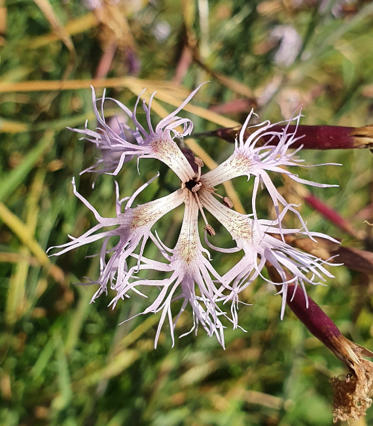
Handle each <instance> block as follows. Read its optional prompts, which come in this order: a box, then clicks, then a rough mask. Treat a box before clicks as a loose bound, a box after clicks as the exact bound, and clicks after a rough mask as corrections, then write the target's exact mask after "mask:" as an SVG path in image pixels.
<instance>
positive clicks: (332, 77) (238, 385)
mask: <svg viewBox="0 0 373 426" xmlns="http://www.w3.org/2000/svg"><path fill="white" fill-rule="evenodd" d="M123 3H125V6H124V7H123V8H122V13H123V16H125V19H126V22H127V23H128V28H129V33H127V36H126V37H124V38H123V39H121V43H122V44H121V47H120V48H119V49H118V50H117V52H116V54H115V56H114V59H113V62H112V64H111V66H110V70H109V72H108V75H107V77H125V76H126V75H128V66H127V62H126V54H125V51H126V46H127V45H128V42H129V40H130V37H129V35H128V34H131V37H132V38H133V40H134V44H133V46H134V47H133V49H134V54H135V55H136V56H137V57H138V59H139V61H140V63H141V67H140V72H139V74H138V76H137V78H139V79H147V80H162V81H166V82H170V81H171V80H172V79H173V78H174V77H175V72H176V68H177V64H178V63H179V60H180V56H181V52H182V49H183V46H184V45H185V43H186V40H187V39H188V38H189V40H190V41H191V42H192V43H195V45H196V49H197V50H198V52H199V55H200V59H201V62H202V63H203V64H204V67H202V66H201V65H199V64H198V63H197V62H195V61H192V62H191V63H190V64H189V66H188V67H187V68H186V69H185V72H184V75H183V76H182V79H181V81H180V83H181V84H182V86H183V87H185V88H186V89H188V90H190V89H192V88H193V87H195V86H196V85H197V84H198V83H200V82H202V81H206V80H209V81H210V83H209V84H208V85H206V86H204V88H203V89H202V90H201V92H200V93H199V94H198V96H197V97H196V99H195V100H194V101H193V103H194V104H195V105H199V106H202V107H204V108H208V107H210V106H211V105H215V106H216V105H220V104H222V103H225V102H229V101H232V100H235V99H238V98H248V97H249V98H250V99H249V102H248V104H250V103H251V102H256V103H259V105H257V107H256V108H255V109H256V112H257V113H258V114H259V115H260V117H261V118H262V119H270V120H272V121H279V120H281V119H283V118H284V115H285V118H289V116H290V114H291V113H292V112H294V109H295V108H296V105H299V104H302V105H303V114H304V119H303V123H304V124H330V125H346V126H363V125H366V124H369V123H372V122H373V117H372V116H373V103H372V97H373V95H372V93H373V90H372V87H373V48H372V46H373V5H372V4H371V2H369V1H365V2H364V1H356V2H351V3H352V5H351V4H350V5H348V4H347V2H346V3H345V2H339V1H334V2H333V1H329V2H328V1H325V2H323V8H320V5H319V4H318V2H317V1H312V0H309V1H306V0H305V1H299V2H296V1H280V0H268V1H247V0H236V1H225V0H213V1H207V0H198V1H194V0H192V1H187V0H185V1H184V2H183V1H171V0H165V1H154V2H147V1H142V2H135V1H127V2H123ZM342 3H343V4H344V5H345V6H344V9H343V8H342V10H341V8H338V6H341V4H342ZM40 4H44V6H45V4H47V5H50V6H51V8H52V10H53V11H54V15H55V17H57V19H58V20H59V22H60V23H61V25H63V26H65V27H66V26H67V27H66V28H67V33H69V31H70V30H69V28H70V27H69V24H71V23H73V22H74V21H75V20H77V19H82V21H79V22H81V23H80V24H79V25H78V29H77V30H75V32H74V34H72V35H71V39H70V41H71V43H72V45H73V49H72V48H71V45H69V43H68V42H65V43H64V42H63V41H61V37H53V36H52V35H51V34H53V31H52V28H51V23H50V20H48V16H47V14H46V13H45V10H46V9H44V12H43V11H42V10H41V9H40V8H39V7H38V5H37V4H36V3H34V2H32V1H29V0H25V1H22V0H10V1H8V2H1V3H0V6H2V9H1V17H2V20H0V26H1V28H0V30H1V31H2V34H1V38H0V42H1V53H0V55H1V57H0V75H1V79H0V89H1V88H2V89H1V90H0V98H1V103H0V131H1V143H0V201H1V203H2V204H1V205H0V207H1V209H0V277H1V280H0V286H1V288H0V303H1V306H0V312H1V315H0V320H1V333H0V357H1V363H0V395H1V399H0V424H4V425H9V426H12V425H19V424H21V425H43V424H52V425H69V426H70V425H110V426H114V425H154V426H176V425H196V426H197V425H198V426H199V425H217V426H218V425H219V426H223V425H224V426H225V425H233V426H241V425H281V426H285V425H328V424H331V422H332V417H331V401H332V395H331V388H330V386H329V379H330V377H332V376H335V375H340V374H344V373H345V370H344V367H343V366H342V365H341V363H340V362H339V361H338V360H336V359H335V358H334V357H333V355H332V354H331V353H329V351H328V350H327V349H326V348H325V347H324V346H323V345H322V344H321V343H320V342H319V341H318V340H316V339H315V338H314V337H312V336H311V335H310V334H309V333H308V331H307V330H306V329H305V328H304V326H303V325H302V324H301V323H300V322H299V321H298V320H297V319H296V318H295V317H294V315H293V314H292V313H291V312H290V311H289V310H287V312H286V315H285V319H284V320H283V321H281V320H280V317H279V313H280V304H281V300H280V297H279V296H274V290H273V289H272V288H269V287H268V286H266V285H264V284H263V283H262V282H257V283H255V284H254V285H253V286H251V288H249V289H248V291H246V292H245V294H244V295H243V298H244V300H245V301H246V302H248V303H252V306H242V307H241V309H240V324H241V325H242V327H243V328H245V329H246V330H247V332H246V333H244V332H243V331H241V330H234V331H233V330H230V329H227V331H226V343H227V349H226V350H223V349H222V348H221V347H220V346H219V344H218V343H217V342H216V340H214V339H213V338H208V337H207V336H206V335H205V333H204V332H203V330H200V331H199V333H198V336H194V335H189V336H187V337H185V338H183V339H180V340H179V339H177V340H176V344H175V347H174V348H171V339H170V337H169V333H168V330H167V327H165V328H164V330H163V332H162V334H161V338H160V343H159V347H158V349H157V350H153V339H154V334H155V330H156V326H157V322H158V319H159V318H158V317H157V316H154V315H150V316H146V317H139V318H136V319H135V320H133V321H131V322H128V323H125V324H124V325H121V326H118V324H119V323H120V322H121V321H123V320H124V319H125V318H127V317H128V316H130V315H133V314H134V313H136V312H139V311H140V310H142V309H143V308H144V304H143V301H142V300H140V299H137V298H132V299H131V300H128V301H126V302H125V303H121V304H118V307H117V308H116V309H115V310H111V309H108V308H107V304H108V302H109V300H110V298H109V297H105V296H102V297H101V298H100V299H99V300H98V301H97V302H96V303H95V304H92V305H91V304H89V300H90V297H91V296H92V294H93V292H94V289H93V288H92V287H85V286H77V285H75V284H74V283H77V282H79V281H81V280H83V279H84V277H86V276H89V277H91V278H95V277H96V276H97V271H98V260H97V258H92V257H88V258H87V257H86V256H87V255H91V254H94V253H95V250H96V249H97V246H96V247H84V248H81V249H79V250H77V251H74V252H70V253H68V254H66V255H64V256H61V257H59V258H50V259H49V260H48V259H47V258H46V257H45V255H44V251H45V250H46V249H47V247H49V246H51V245H56V244H62V243H64V242H66V240H67V234H72V235H80V234H81V233H82V232H84V231H85V230H87V229H88V228H89V227H90V226H92V225H93V224H94V218H93V217H92V214H91V213H90V212H89V211H88V210H87V208H85V207H84V206H83V205H82V204H81V203H80V202H79V201H78V200H77V199H76V198H75V197H74V196H73V194H72V188H71V178H72V176H76V177H77V178H78V182H79V183H78V185H79V190H80V192H81V193H82V194H83V195H84V196H86V197H87V198H88V199H89V201H90V202H91V203H92V204H93V205H94V206H95V207H96V208H97V209H98V210H99V211H100V213H101V214H102V215H104V216H107V217H108V216H110V215H113V214H114V199H115V196H114V191H113V189H114V187H113V180H112V179H111V178H110V177H107V176H104V177H99V178H98V179H97V181H96V187H95V190H94V191H92V190H91V184H92V182H93V176H92V175H83V176H82V177H80V178H79V177H78V175H79V172H80V171H81V170H82V169H84V168H86V167H88V166H89V165H91V164H92V162H93V161H94V159H95V152H94V149H93V147H92V146H91V145H90V144H88V143H85V142H83V141H80V140H79V138H78V135H77V134H74V133H72V132H70V131H69V130H67V129H66V126H76V127H82V126H83V125H84V121H85V119H86V118H89V119H90V120H89V124H90V126H91V127H94V126H95V121H94V120H93V115H92V107H91V94H90V91H89V90H88V89H85V88H82V89H78V88H79V87H80V86H79V82H78V83H77V86H76V87H77V89H74V90H64V91H60V90H46V91H45V90H34V91H22V90H19V89H17V87H15V88H14V86H12V87H13V88H11V89H9V90H5V89H3V87H4V86H1V85H2V84H3V83H17V82H22V81H29V82H32V81H34V80H42V81H48V80H61V79H67V80H71V79H74V80H87V79H91V78H93V76H94V75H95V73H96V70H97V66H98V63H99V61H100V58H101V57H102V55H103V51H104V50H105V47H107V45H108V43H109V42H110V41H112V39H110V35H107V36H106V42H103V40H102V38H103V35H104V30H103V27H102V25H100V24H99V23H98V21H97V19H95V18H94V17H93V18H92V16H93V15H92V12H90V11H89V10H88V9H86V8H85V7H84V5H83V3H82V2H79V1H75V0H74V1H66V2H60V1H50V3H48V2H46V3H43V2H39V6H40ZM5 12H6V14H5ZM5 20H6V23H5ZM83 22H85V23H87V22H88V24H86V25H83ZM162 25H163V28H165V27H166V28H169V34H168V35H167V37H166V38H165V39H164V40H158V39H157V38H156V36H155V33H156V31H159V28H162ZM278 25H290V26H292V27H293V28H295V29H296V31H297V32H298V34H299V35H300V38H301V41H302V44H301V51H300V53H299V55H298V57H297V59H296V60H295V62H294V63H293V64H291V65H289V66H284V65H280V64H278V63H276V61H275V54H276V51H277V49H278V44H276V43H275V42H273V41H271V37H270V33H271V31H272V30H273V29H274V28H275V27H276V26H278ZM122 29H123V27H122ZM108 34H110V32H109V33H108ZM69 46H70V49H69V48H68V47H69ZM208 70H212V72H209V71H208ZM219 76H223V78H221V77H219ZM224 77H225V79H224ZM227 77H228V78H229V79H230V80H228V81H227V79H226V78H227ZM140 83H141V81H140ZM235 84H240V85H242V86H241V87H238V88H237V87H236V86H235ZM142 87H146V82H144V83H143V85H142ZM242 87H245V91H243V90H242ZM98 92H99V93H100V90H99V91H98ZM108 93H109V94H110V95H112V96H115V97H116V98H118V99H120V100H121V101H122V102H124V103H126V105H128V106H129V107H133V106H134V102H135V100H136V97H135V95H134V94H133V92H132V91H130V90H129V89H128V87H121V88H116V89H109V90H108ZM171 93H172V91H171ZM249 95H250V96H249ZM162 106H163V107H165V108H166V109H167V110H168V111H171V107H170V106H169V105H167V104H165V103H162ZM248 108H249V107H248ZM246 112H247V111H246ZM186 115H188V116H190V117H191V118H192V119H193V120H194V122H195V127H196V131H197V132H198V131H205V130H209V129H214V128H216V127H217V125H216V124H213V123H211V122H208V121H206V120H204V119H202V118H201V117H198V116H196V115H192V114H188V113H186ZM286 115H287V116H286ZM140 117H141V118H142V119H143V118H144V117H143V115H141V114H140ZM227 117H229V118H231V119H233V120H236V121H240V122H243V120H244V118H245V111H243V112H241V113H233V114H228V115H227ZM154 119H155V120H157V119H158V117H157V115H156V114H154ZM198 143H199V144H200V145H201V146H202V147H203V148H204V149H205V150H206V151H207V152H208V153H209V154H210V155H211V156H212V157H213V158H214V159H215V160H216V161H221V160H222V159H224V158H226V157H227V155H229V152H231V149H232V147H231V146H230V145H228V144H227V143H225V142H223V141H220V140H218V139H213V138H199V139H198ZM300 155H301V157H302V158H305V159H306V160H307V161H308V162H310V163H317V162H340V163H342V164H343V167H340V168H338V167H322V168H314V169H303V170H300V171H299V174H301V175H302V176H303V177H306V178H309V179H311V180H316V181H320V182H330V183H335V182H337V183H339V185H340V187H339V188H338V189H326V190H313V191H312V192H313V194H315V195H317V196H318V197H320V199H322V200H323V201H325V202H326V203H327V204H328V205H329V206H331V207H332V208H334V209H336V210H337V211H338V212H339V213H340V214H342V215H343V216H344V217H345V218H346V219H348V220H349V221H350V222H351V224H352V225H353V226H354V227H355V228H356V229H357V230H360V231H364V232H366V233H368V234H369V232H371V231H370V228H369V226H368V225H366V224H364V223H363V221H362V220H361V219H359V216H357V213H358V212H359V211H360V210H361V209H363V208H364V207H366V206H367V205H368V204H370V203H371V202H372V184H373V182H372V177H373V174H372V155H371V153H370V152H369V151H368V150H366V151H351V150H349V151H345V152H341V151H327V152H302V153H301V154H300ZM158 167H159V165H158V164H157V163H156V162H152V161H142V162H141V175H138V174H137V171H136V167H135V165H134V164H132V163H131V164H130V165H129V166H128V167H126V168H125V171H124V172H123V173H121V174H120V176H119V177H118V181H119V183H120V188H121V195H122V196H126V195H130V194H131V193H132V192H133V191H134V189H136V188H138V187H139V186H140V185H141V184H142V183H143V182H144V181H145V180H146V179H149V178H150V177H152V176H153V175H154V170H155V169H157V168H158ZM162 173H163V174H164V176H163V174H162V177H163V180H162V181H161V184H160V183H159V182H158V183H154V184H153V185H152V186H151V187H150V188H149V190H147V191H146V192H145V193H144V194H142V195H141V196H140V197H139V201H140V202H144V201H146V200H149V199H150V198H151V197H152V196H155V195H156V196H160V195H164V194H167V193H168V191H169V189H170V188H171V187H176V186H177V185H178V183H177V182H176V181H175V178H174V177H173V176H172V174H171V173H166V172H165V171H164V169H162ZM278 184H279V185H282V183H281V181H278ZM247 185H249V189H250V183H249V184H247V182H246V181H245V180H244V179H242V180H240V179H238V180H237V182H235V188H236V190H237V193H238V194H239V195H240V197H241V200H242V203H243V205H244V206H245V208H247V209H249V206H250V195H249V192H248V186H247ZM285 189H286V188H285ZM267 204H268V199H267V197H266V196H265V195H263V197H262V198H261V199H260V202H259V205H260V213H261V215H262V216H264V215H266V214H271V212H267V211H268V208H267ZM5 206H6V207H5ZM301 211H302V214H303V216H304V217H305V218H306V220H307V223H308V225H309V227H310V229H312V230H315V231H322V232H326V233H328V234H330V235H332V236H334V237H337V238H339V239H341V240H342V242H343V243H344V244H346V245H350V246H353V247H359V248H364V243H363V242H362V241H358V240H356V239H353V238H352V237H350V236H348V235H346V234H344V233H342V231H340V230H338V229H337V228H336V227H335V226H333V225H331V224H330V223H328V222H327V221H326V220H325V219H323V218H322V217H321V216H320V215H319V214H318V213H316V212H314V211H312V210H311V209H310V208H309V207H307V206H304V205H302V206H301ZM181 214H182V211H181V210H176V212H175V213H173V214H171V215H169V216H167V218H166V219H165V220H163V221H161V223H160V224H159V226H158V227H157V230H158V231H159V233H160V234H163V235H165V234H166V232H167V231H168V230H169V229H170V230H171V231H169V232H168V233H167V237H166V238H167V242H168V244H169V245H171V246H172V244H173V243H174V242H175V239H176V235H177V231H178V226H179V225H178V223H179V222H180V219H181V217H182V216H181ZM370 220H371V221H372V217H370ZM217 238H218V239H217V241H218V242H219V238H220V242H222V243H225V242H227V241H226V240H227V238H226V236H225V234H223V232H222V233H221V235H220V236H219V235H218V237H217ZM365 248H366V247H365ZM146 253H147V254H148V255H151V254H152V248H151V246H149V247H148V248H147V252H146ZM214 260H216V262H217V263H220V264H224V265H227V264H226V262H228V261H229V260H225V258H219V257H218V256H215V259H214ZM54 263H56V265H57V267H58V268H57V269H56V268H54V269H53V267H51V264H54ZM61 271H63V274H64V275H62V273H61ZM333 272H334V273H335V276H336V278H335V279H333V280H330V281H329V282H328V286H326V287H317V288H310V289H309V294H310V295H311V296H312V297H313V298H314V299H315V300H316V301H317V302H318V303H319V304H320V305H321V306H322V307H323V309H324V310H325V311H326V312H327V313H328V314H329V315H330V316H331V317H332V318H333V320H334V321H335V322H336V324H337V325H338V327H340V329H341V330H342V332H343V333H344V334H345V335H346V336H347V337H349V338H351V339H353V340H354V341H355V342H356V343H359V344H362V345H364V346H366V347H368V348H370V349H373V326H372V323H373V299H372V295H373V293H372V290H373V288H372V283H371V282H370V281H369V279H367V278H366V277H363V276H361V275H358V274H357V273H353V272H351V271H349V270H348V269H346V268H344V267H339V268H333ZM190 325H191V314H190V311H189V310H188V312H187V314H186V315H184V316H183V317H182V318H181V320H180V325H179V326H178V327H177V332H178V334H182V332H183V331H184V330H185V329H186V328H188V327H190ZM372 423H373V410H370V411H368V415H367V418H366V420H365V423H364V421H362V422H361V423H359V424H368V425H369V424H372Z"/></svg>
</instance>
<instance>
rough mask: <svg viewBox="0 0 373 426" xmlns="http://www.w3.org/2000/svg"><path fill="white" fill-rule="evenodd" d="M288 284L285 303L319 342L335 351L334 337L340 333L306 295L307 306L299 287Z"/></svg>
mask: <svg viewBox="0 0 373 426" xmlns="http://www.w3.org/2000/svg"><path fill="white" fill-rule="evenodd" d="M294 289H295V286H294V285H293V284H291V285H289V288H288V293H287V304H288V305H289V307H290V309H291V310H292V311H293V312H294V314H295V315H296V316H297V317H298V318H299V319H300V320H301V321H302V323H303V324H304V325H305V326H306V327H307V328H308V330H309V331H310V332H311V333H312V334H313V335H314V336H315V337H317V338H318V339H319V340H321V342H323V343H324V345H326V346H327V347H328V348H329V349H330V350H331V351H333V353H335V345H334V342H335V338H337V337H339V336H341V335H342V333H341V332H340V331H339V329H338V328H337V326H336V325H335V324H334V322H333V321H332V320H331V319H330V318H329V317H328V316H327V315H326V313H325V312H324V311H323V310H322V309H321V308H320V307H319V306H318V305H317V304H316V303H315V302H314V301H313V300H312V299H311V298H310V297H309V296H308V297H307V298H308V308H307V307H306V297H305V295H304V292H303V290H302V289H301V288H297V289H296V291H295V294H294Z"/></svg>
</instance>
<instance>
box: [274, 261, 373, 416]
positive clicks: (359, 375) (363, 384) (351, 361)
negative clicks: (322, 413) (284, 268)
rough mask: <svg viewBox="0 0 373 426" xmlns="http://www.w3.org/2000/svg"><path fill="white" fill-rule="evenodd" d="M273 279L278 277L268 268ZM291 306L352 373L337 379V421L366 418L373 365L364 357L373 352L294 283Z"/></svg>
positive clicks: (372, 392) (289, 296)
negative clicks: (347, 336) (335, 322)
mask: <svg viewBox="0 0 373 426" xmlns="http://www.w3.org/2000/svg"><path fill="white" fill-rule="evenodd" d="M268 271H269V274H270V276H271V278H272V279H273V280H274V281H276V280H278V279H279V277H278V274H277V273H276V271H275V269H274V268H273V266H272V265H268ZM286 302H287V305H288V306H289V307H290V309H291V310H292V311H293V312H294V314H295V315H296V316H297V317H298V319H300V321H302V323H303V324H304V325H305V326H306V327H307V328H308V330H309V331H310V332H311V333H312V334H313V335H314V336H315V337H316V338H318V339H319V340H320V341H321V342H322V343H323V344H324V345H325V346H326V347H327V348H328V349H329V350H330V351H331V352H333V354H334V355H335V356H336V357H337V358H338V359H339V360H340V361H342V362H343V363H344V364H345V365H346V367H347V369H348V373H347V375H346V376H345V377H342V378H340V377H333V378H332V379H331V384H332V387H333V390H334V399H333V421H334V422H337V421H339V420H340V421H350V420H352V419H358V418H359V417H361V416H363V415H365V412H366V410H367V409H368V408H369V407H370V406H371V404H372V397H373V362H371V361H368V360H366V359H365V358H364V357H373V352H371V351H370V350H368V349H366V348H364V347H363V346H360V345H358V344H356V343H354V342H352V341H351V340H349V339H347V338H346V337H345V336H343V334H342V333H341V332H340V330H339V329H338V327H337V326H336V325H335V324H334V322H333V321H332V320H331V319H330V318H329V316H328V315H327V314H326V313H325V312H324V311H323V310H322V309H321V308H320V307H319V306H318V305H317V303H316V302H315V301H314V300H313V299H312V298H311V297H309V296H307V295H306V294H305V293H304V292H303V291H302V290H301V289H299V288H297V286H296V285H294V284H289V286H288V292H287V296H286Z"/></svg>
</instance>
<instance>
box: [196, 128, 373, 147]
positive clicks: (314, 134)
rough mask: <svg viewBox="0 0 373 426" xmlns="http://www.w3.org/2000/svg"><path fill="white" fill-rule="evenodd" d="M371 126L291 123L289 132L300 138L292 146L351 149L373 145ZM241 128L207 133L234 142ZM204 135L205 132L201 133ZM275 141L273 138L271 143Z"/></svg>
mask: <svg viewBox="0 0 373 426" xmlns="http://www.w3.org/2000/svg"><path fill="white" fill-rule="evenodd" d="M284 128H285V125H274V126H272V127H271V129H272V130H274V131H280V132H281V131H282V130H283V129H284ZM370 129H371V127H369V126H368V127H362V128H357V127H343V126H302V125H300V126H298V129H297V128H296V126H295V125H289V126H288V127H287V133H288V134H290V133H293V132H295V131H296V137H299V140H297V141H295V142H294V143H293V144H292V146H291V147H292V148H298V147H300V146H303V148H304V149H351V148H371V147H372V146H373V142H372V136H371V135H372V134H373V130H370ZM239 131H240V128H221V129H217V130H214V131H212V132H208V133H205V135H206V136H207V135H210V136H218V137H220V138H222V139H224V140H226V141H227V142H232V143H233V142H234V141H235V139H236V137H237V135H238V133H239ZM201 135H203V134H201ZM249 135H250V128H248V129H247V130H246V133H245V137H248V136H249ZM269 138H270V136H267V137H266V136H262V140H263V144H264V143H266V142H267V141H268V140H269ZM273 142H274V141H273V140H272V141H271V143H273Z"/></svg>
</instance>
